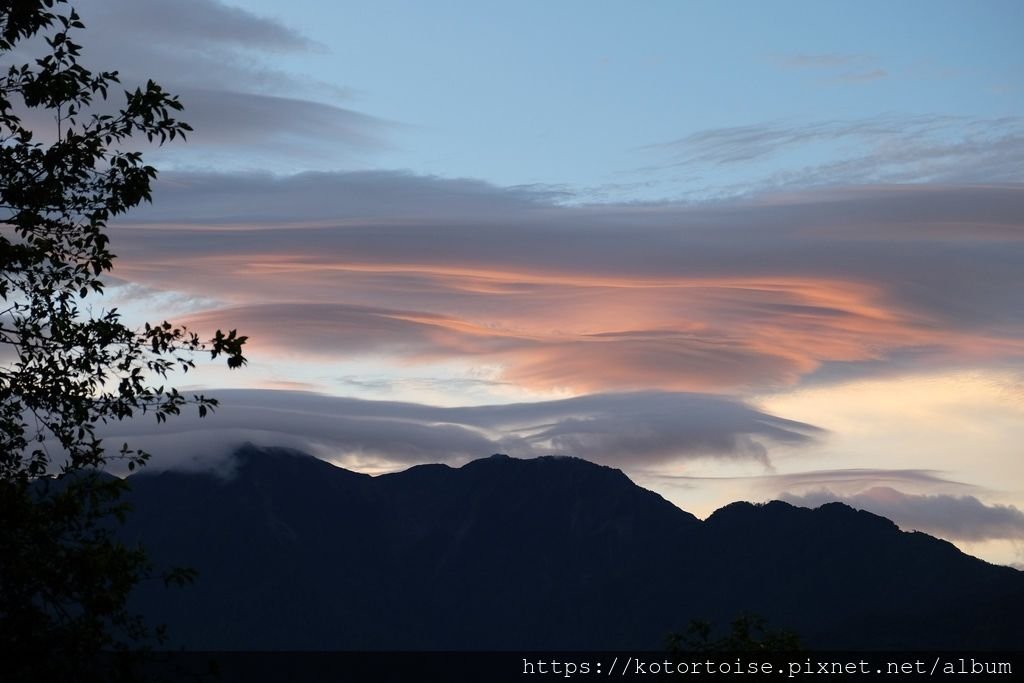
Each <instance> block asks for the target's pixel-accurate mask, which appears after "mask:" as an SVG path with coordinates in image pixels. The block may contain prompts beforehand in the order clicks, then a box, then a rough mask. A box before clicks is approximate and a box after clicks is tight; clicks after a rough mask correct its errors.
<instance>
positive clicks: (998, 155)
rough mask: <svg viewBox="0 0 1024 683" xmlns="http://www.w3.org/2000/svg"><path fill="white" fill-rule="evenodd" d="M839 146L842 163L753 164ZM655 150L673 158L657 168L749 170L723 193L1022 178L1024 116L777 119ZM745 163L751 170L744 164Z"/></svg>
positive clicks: (855, 75) (874, 75)
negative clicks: (779, 167)
mask: <svg viewBox="0 0 1024 683" xmlns="http://www.w3.org/2000/svg"><path fill="white" fill-rule="evenodd" d="M886 75H887V74H886V72H885V71H884V70H882V69H869V70H851V71H846V72H843V73H840V74H836V75H835V76H834V77H833V80H835V81H837V82H869V81H873V80H877V79H879V78H883V77H884V76H886ZM839 146H842V147H839ZM837 147H839V155H838V158H839V160H838V161H829V162H823V163H818V164H806V163H804V164H803V165H802V166H797V165H795V164H793V163H790V164H786V165H787V167H788V168H787V170H786V171H782V172H780V171H776V170H775V169H774V168H773V167H772V166H771V165H768V166H763V167H762V166H758V165H757V164H755V163H753V162H765V163H767V162H769V161H774V160H777V159H779V158H780V157H782V156H783V155H792V154H795V153H798V152H799V153H800V154H802V155H804V156H807V155H810V156H813V154H814V151H815V150H816V149H820V150H823V151H825V152H826V154H825V157H826V158H836V157H837V154H836V151H837ZM648 149H649V150H657V151H659V152H661V153H663V154H667V155H669V156H670V157H671V158H670V160H669V161H668V162H667V163H665V164H663V165H659V166H656V167H653V168H652V169H650V170H656V171H663V170H664V169H666V168H671V167H678V168H681V169H688V170H690V171H692V172H695V173H699V172H700V171H701V169H704V168H715V169H716V170H718V171H722V170H733V171H737V172H740V171H742V175H744V176H745V177H744V179H743V180H742V181H740V182H737V183H736V184H735V185H733V186H726V187H719V188H718V192H719V194H722V195H728V194H737V193H745V192H750V191H752V190H761V191H763V190H766V189H772V188H780V187H793V188H799V187H808V186H822V185H848V184H855V183H873V182H970V183H978V182H1019V181H1020V180H1022V176H1021V172H1020V169H1021V168H1022V167H1024V164H1022V162H1024V119H1021V118H1020V117H1001V118H977V117H975V118H972V117H966V116H935V115H929V116H922V115H919V116H908V115H896V114H883V115H879V116H875V117H871V118H865V119H859V120H827V121H799V122H782V121H776V122H768V123H759V124H751V125H746V126H734V127H729V128H717V129H710V130H705V131H700V132H697V133H693V134H690V135H688V136H686V137H684V138H680V139H677V140H673V141H670V142H667V143H662V144H657V145H651V146H649V147H648ZM844 150H845V151H844ZM740 164H743V165H745V166H747V167H749V168H748V169H740V166H739V165H740Z"/></svg>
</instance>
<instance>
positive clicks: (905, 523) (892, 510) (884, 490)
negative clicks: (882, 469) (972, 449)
mask: <svg viewBox="0 0 1024 683" xmlns="http://www.w3.org/2000/svg"><path fill="white" fill-rule="evenodd" d="M783 499H784V500H786V501H788V502H790V503H793V504H794V505H801V506H806V507H817V506H819V505H823V504H824V503H828V502H832V501H836V500H838V501H840V502H843V503H846V504H848V505H850V506H852V507H855V508H860V509H863V510H867V511H868V512H873V513H875V514H878V515H882V516H883V517H888V518H889V519H891V520H893V521H894V522H896V523H897V524H898V525H900V526H901V527H903V528H905V529H915V530H918V531H924V532H926V533H929V534H933V535H936V536H942V537H945V538H951V539H957V540H963V541H986V540H994V539H1013V540H1021V539H1024V512H1021V511H1020V510H1019V509H1017V508H1016V507H1014V506H1013V505H986V504H985V503H983V502H982V501H980V500H979V499H978V498H976V497H974V496H952V495H946V494H938V495H913V494H907V493H903V492H901V491H898V490H896V489H893V488H889V487H884V486H876V487H873V488H870V489H868V490H866V491H862V492H861V493H858V494H853V495H846V496H839V495H836V494H835V493H832V492H830V491H827V490H824V489H822V490H819V491H816V492H812V493H807V494H804V495H786V496H784V497H783Z"/></svg>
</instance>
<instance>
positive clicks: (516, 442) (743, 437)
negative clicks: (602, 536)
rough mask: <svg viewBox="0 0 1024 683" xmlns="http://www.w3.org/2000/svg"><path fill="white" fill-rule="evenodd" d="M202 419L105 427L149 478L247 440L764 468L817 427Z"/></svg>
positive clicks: (573, 418)
mask: <svg viewBox="0 0 1024 683" xmlns="http://www.w3.org/2000/svg"><path fill="white" fill-rule="evenodd" d="M216 395H217V397H218V398H219V399H221V400H222V405H221V407H220V408H218V409H217V412H216V414H215V415H214V416H213V417H211V418H208V419H199V418H198V417H196V416H193V415H182V416H181V417H179V418H176V419H174V420H171V421H168V422H167V423H165V424H162V425H159V426H157V425H156V424H155V423H150V422H149V421H144V420H133V421H130V422H125V423H119V424H116V425H112V426H111V428H110V430H109V431H108V432H106V433H105V434H104V436H105V438H107V439H108V440H110V441H111V443H118V444H120V443H121V441H128V442H129V443H131V444H132V446H133V447H142V448H146V449H149V450H151V451H152V452H154V453H156V455H157V458H156V460H155V462H154V463H153V466H154V467H155V468H156V469H162V468H165V467H173V466H177V465H179V464H181V463H182V462H188V461H189V460H190V459H191V458H193V457H194V456H197V455H206V456H211V457H216V456H222V455H223V454H224V453H225V452H227V451H228V450H229V449H230V448H231V447H232V446H235V445H238V444H240V443H241V442H243V441H254V442H257V443H261V444H268V445H289V446H293V447H298V448H303V449H306V450H310V451H313V452H315V453H317V454H318V455H320V456H321V457H324V458H326V459H330V460H334V461H337V462H339V463H341V464H346V465H349V466H363V467H369V468H370V469H373V468H393V467H398V466H403V465H409V464H417V463H423V462H450V463H456V462H466V461H468V460H472V459H475V458H479V457H483V456H486V455H489V454H491V453H495V452H502V453H507V454H510V455H515V456H519V457H531V456H537V455H545V454H552V453H554V454H560V455H574V456H578V457H584V458H586V459H588V460H592V461H596V462H603V463H608V464H613V465H617V466H620V467H636V466H643V465H648V464H664V463H672V462H682V461H685V460H688V459H693V458H706V457H715V458H730V459H739V460H748V461H749V460H753V461H759V462H762V463H764V464H767V455H766V445H771V444H775V443H783V444H789V445H802V444H808V443H812V442H813V441H814V440H815V439H816V438H818V437H820V436H821V435H822V431H821V430H820V429H817V428H815V427H814V426H812V425H807V424H803V423H800V422H794V421H792V420H785V419H782V418H778V417H775V416H773V415H769V414H767V413H764V412H761V411H758V410H756V409H754V408H752V407H750V406H749V405H746V404H744V403H742V402H740V401H737V400H732V399H726V398H722V397H719V396H709V395H703V394H681V393H659V392H644V393H632V394H596V395H590V396H581V397H577V398H571V399H564V400H557V401H540V402H535V403H517V404H508V405H489V406H469V407H452V408H439V407H434V406H427V405H422V404H417V403H408V402H395V401H367V400H361V399H354V398H340V397H332V396H325V395H320V394H313V393H304V392H293V391H260V390H221V391H218V392H216Z"/></svg>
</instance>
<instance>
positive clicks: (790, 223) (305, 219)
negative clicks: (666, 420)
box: [111, 172, 1024, 393]
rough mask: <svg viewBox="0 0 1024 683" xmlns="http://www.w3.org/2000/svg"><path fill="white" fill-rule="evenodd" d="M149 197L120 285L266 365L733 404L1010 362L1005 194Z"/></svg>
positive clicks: (187, 186)
mask: <svg viewBox="0 0 1024 683" xmlns="http://www.w3.org/2000/svg"><path fill="white" fill-rule="evenodd" d="M156 194H157V197H156V200H157V201H156V204H155V205H154V206H153V207H152V208H149V207H147V208H144V209H142V210H140V211H139V212H137V213H135V214H133V215H132V216H131V217H130V219H129V220H130V221H131V222H130V223H129V222H127V221H122V222H121V223H119V225H118V226H117V227H115V228H114V229H113V230H112V234H113V239H114V243H113V246H114V249H115V250H116V251H117V253H118V254H119V259H118V264H117V270H116V273H117V275H118V277H120V278H122V279H123V280H124V281H127V282H131V283H135V284H136V285H144V286H145V287H148V288H151V289H153V290H170V291H178V292H179V293H180V298H181V299H182V300H194V301H196V302H201V301H203V298H204V297H206V298H209V297H211V296H212V295H214V294H215V295H216V297H217V299H218V300H219V302H220V303H219V304H216V305H207V306H197V307H196V308H194V309H193V311H192V312H190V313H189V314H188V315H186V316H185V317H187V318H189V319H190V322H191V323H192V324H193V325H194V326H198V327H199V328H201V329H210V328H215V327H223V328H238V329H239V330H242V331H243V333H246V334H249V336H250V338H251V339H252V344H253V346H252V348H253V350H254V351H258V352H259V354H261V355H262V356H263V357H265V358H271V357H275V356H279V355H281V354H288V355H290V356H291V357H293V358H294V357H296V356H304V357H307V358H308V359H310V360H311V361H315V362H317V363H319V364H323V363H325V362H330V361H331V360H332V359H333V360H340V359H347V358H350V357H353V356H356V357H368V356H375V357H377V358H382V357H386V358H389V359H390V360H391V362H393V363H394V364H396V365H398V366H409V365H412V364H419V365H424V364H430V363H438V362H454V363H459V364H462V365H469V366H471V367H475V366H487V367H493V368H498V375H497V376H495V377H489V379H495V380H498V381H503V382H511V383H515V384H518V385H520V386H525V387H528V388H530V389H534V390H541V391H551V390H566V391H570V392H573V393H588V392H603V391H632V390H640V389H649V388H655V389H663V390H669V391H701V392H707V391H711V392H731V391H738V390H748V389H761V388H766V387H784V386H790V385H793V384H795V383H798V382H800V381H801V380H802V379H803V378H807V377H810V376H812V375H816V376H817V379H818V380H821V381H827V380H828V378H829V377H833V378H834V379H850V378H855V377H857V376H868V375H872V374H877V373H882V372H890V371H892V370H893V369H897V370H899V369H902V370H910V369H929V368H935V367H943V368H948V367H958V366H967V365H977V364H979V363H980V364H998V363H1005V362H1014V359H1017V360H1019V359H1020V358H1021V355H1022V351H1024V301H1022V300H1021V299H1020V297H1018V296H1016V293H1017V292H1019V291H1020V290H1021V288H1022V287H1024V275H1022V273H1024V239H1022V237H1024V189H1022V187H1021V186H1019V185H994V186H940V187H932V186H907V187H887V188H879V187H864V188H859V189H843V190H838V189H837V190H833V191H829V192H824V191H818V192H816V193H813V194H811V193H790V194H788V195H782V194H780V195H774V196H768V197H764V198H762V199H760V200H746V201H730V202H715V203H707V204H694V205H690V204H683V203H679V204H670V203H667V204H619V205H616V204H602V205H594V206H566V205H562V204H559V203H558V200H557V197H556V196H552V195H551V194H549V193H545V192H544V191H538V190H537V189H535V188H511V189H506V188H498V187H495V186H492V185H488V184H486V183H481V182H478V181H470V180H457V179H456V180H448V179H441V178H435V177H420V176H415V175H411V174H407V173H398V172H386V173H385V172H373V173H306V174H300V175H296V176H283V177H275V176H270V175H259V174H238V175H231V174H219V175H218V174H185V173H172V174H167V175H166V176H162V180H161V182H160V184H159V186H158V187H157V189H156ZM111 294H112V298H114V299H116V297H117V295H118V292H117V290H116V289H112V291H111ZM137 305H138V304H137Z"/></svg>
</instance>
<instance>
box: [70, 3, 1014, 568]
mask: <svg viewBox="0 0 1024 683" xmlns="http://www.w3.org/2000/svg"><path fill="white" fill-rule="evenodd" d="M79 11H80V13H81V14H82V16H83V19H84V21H85V22H86V25H87V27H88V28H87V29H86V31H85V32H83V33H82V35H81V36H80V41H79V42H81V43H82V44H83V45H84V46H85V62H86V63H87V64H89V65H91V66H95V67H103V68H118V69H120V70H121V75H122V80H123V82H124V83H125V84H126V85H129V84H134V83H135V82H138V81H143V82H144V80H145V79H146V78H150V77H151V78H153V79H155V80H157V81H158V82H160V83H161V84H162V85H164V86H165V87H166V88H167V89H168V90H170V91H172V92H176V93H179V94H180V95H181V99H182V101H183V102H184V104H185V106H186V112H185V115H184V118H185V119H186V120H187V121H189V122H190V123H191V124H192V125H193V127H194V128H195V133H194V135H192V136H190V138H189V141H188V143H187V144H172V145H170V146H167V147H165V148H161V149H150V150H148V155H149V156H148V157H147V159H148V160H149V162H150V163H153V164H154V165H156V166H157V167H158V168H160V169H161V175H160V180H159V182H158V184H157V186H156V190H155V193H154V204H153V205H152V206H147V207H144V208H141V209H139V210H137V211H134V212H133V213H131V214H129V215H128V216H127V217H126V218H124V219H122V220H120V221H119V222H118V223H117V224H116V226H115V227H114V228H113V229H112V231H111V232H112V237H113V250H114V252H115V253H117V254H118V255H119V258H118V260H117V262H116V265H115V269H114V271H113V275H114V277H113V278H112V279H111V288H110V291H109V295H108V297H107V300H106V301H103V302H102V305H104V306H112V305H117V306H118V307H119V308H120V309H121V310H122V311H124V312H125V313H126V315H128V316H129V318H130V319H131V320H133V321H142V320H147V319H148V320H152V319H154V318H156V319H163V318H167V319H170V320H172V321H175V322H185V323H187V324H188V325H189V326H190V327H194V328H196V329H197V330H200V331H204V332H206V333H210V332H212V330H214V329H217V328H224V329H230V328H237V329H238V330H239V332H240V333H242V334H246V335H248V336H249V337H250V340H251V341H250V344H249V347H248V348H249V352H248V354H247V355H248V356H249V358H250V364H249V366H248V367H247V368H246V369H244V370H242V371H234V372H230V373H229V372H228V371H227V370H226V369H224V370H222V369H221V368H220V367H219V366H218V367H214V366H213V365H203V364H201V367H200V369H199V370H198V371H197V373H196V374H194V375H192V374H190V375H188V376H186V377H179V378H178V380H177V381H178V384H179V386H186V387H190V388H191V387H202V388H203V389H204V390H211V391H209V392H208V393H212V394H213V395H216V396H218V397H219V398H220V399H221V402H222V407H221V408H220V409H219V410H218V411H217V413H216V414H215V415H214V416H213V417H211V418H208V419H207V420H203V421H201V422H200V421H199V420H198V419H197V418H194V417H191V416H186V417H182V418H181V419H178V420H174V421H171V422H170V423H168V424H166V425H161V426H160V427H159V428H157V427H156V425H155V424H150V423H149V422H139V421H137V422H135V423H131V424H123V425H120V426H119V427H118V429H117V431H116V434H113V435H112V436H113V437H116V438H118V439H120V438H121V437H122V436H125V437H128V436H131V437H132V439H133V443H135V444H137V445H142V446H145V447H148V448H150V449H151V450H153V452H154V453H155V465H154V466H156V467H160V466H166V465H170V464H172V463H174V464H177V465H183V464H187V462H188V461H189V460H190V459H191V458H192V456H197V457H213V456H216V455H218V454H219V453H221V452H223V451H224V450H226V449H227V447H228V446H230V445H231V444H233V443H236V442H240V441H243V440H251V441H254V442H257V443H262V444H275V445H290V446H296V447H301V448H303V449H306V450H309V451H311V452H313V453H315V454H317V455H319V456H321V457H324V458H326V459H329V460H331V461H333V462H336V463H337V464H339V465H342V466H345V467H349V468H352V469H358V470H361V471H366V472H371V473H375V472H382V471H388V470H394V469H399V468H404V467H408V466H410V465H412V464H416V463H423V462H447V463H450V464H452V465H458V464H461V463H464V462H466V461H468V460H471V459H474V458H477V457H482V456H486V455H489V454H491V453H494V452H504V453H508V454H510V455H514V456H521V457H527V456H532V455H541V454H549V453H557V454H565V455H574V456H579V457H582V458H585V459H588V460H592V461H595V462H599V463H604V464H608V465H612V466H615V467H618V468H621V469H623V470H624V471H625V472H626V473H627V474H628V475H629V476H630V477H631V478H633V480H634V481H636V482H637V483H639V484H641V485H643V486H645V487H648V488H651V489H653V490H655V491H657V492H658V493H660V494H661V495H663V496H665V497H666V498H668V499H670V500H672V501H673V502H674V503H676V504H677V505H679V506H680V507H682V508H683V509H686V510H688V511H690V512H693V513H694V514H697V515H698V516H702V517H703V516H706V515H707V514H709V513H710V512H712V511H713V510H714V509H716V508H717V507H719V506H721V505H723V504H725V503H728V502H730V501H732V500H736V499H748V500H758V501H760V500H769V499H772V498H782V499H785V500H789V501H791V502H794V503H799V504H806V505H818V504H820V503H821V502H824V501H826V500H844V501H847V502H849V503H850V504H851V505H854V506H856V507H860V508H864V509H868V510H871V511H874V512H877V513H879V514H883V515H886V516H888V517H890V518H892V519H893V520H895V521H896V522H897V523H899V524H900V525H901V526H902V527H904V528H906V529H919V530H922V531H927V532H929V533H932V534H934V535H937V536H940V537H943V538H947V539H949V540H951V541H953V542H955V543H956V544H957V545H958V546H960V547H961V548H964V549H965V550H967V551H968V552H971V553H973V554H978V555H979V556H982V557H985V558H986V559H990V560H992V561H997V562H1002V563H1017V564H1024V512H1022V511H1021V510H1022V509H1024V458H1022V456H1024V451H1022V446H1021V444H1024V363H1022V361H1024V185H1022V184H1021V183H1022V181H1024V172H1022V169H1024V85H1022V84H1024V78H1022V76H1024V49H1022V48H1021V47H1020V44H1021V42H1020V27H1021V26H1024V4H1021V3H1020V2H1018V1H1017V0H1011V1H1008V2H995V1H990V2H984V3H977V2H967V1H963V2H937V1H928V2H911V1H908V2H900V3H891V2H857V3H820V2H772V3H760V2H757V3H755V2H677V1H672V2H656V1H649V2H610V1H609V2H589V1H588V2H584V1H582V0H580V1H559V2H531V1H517V2H505V3H497V2H430V3H424V2H412V1H409V2H392V1H389V0H381V1H377V0H375V1H374V2H365V3H352V2H330V3H327V2H321V1H315V0H291V1H290V2H287V3H281V2H278V1H276V0H275V1H272V0H245V1H238V2H231V3H227V2H223V3H222V2H217V1H216V0H182V1H181V2H174V3H168V2H162V1H158V0H96V1H95V2H89V3H82V6H81V7H80V8H79ZM100 303H101V302H95V304H94V305H100ZM213 389H217V391H212V390H213Z"/></svg>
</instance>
